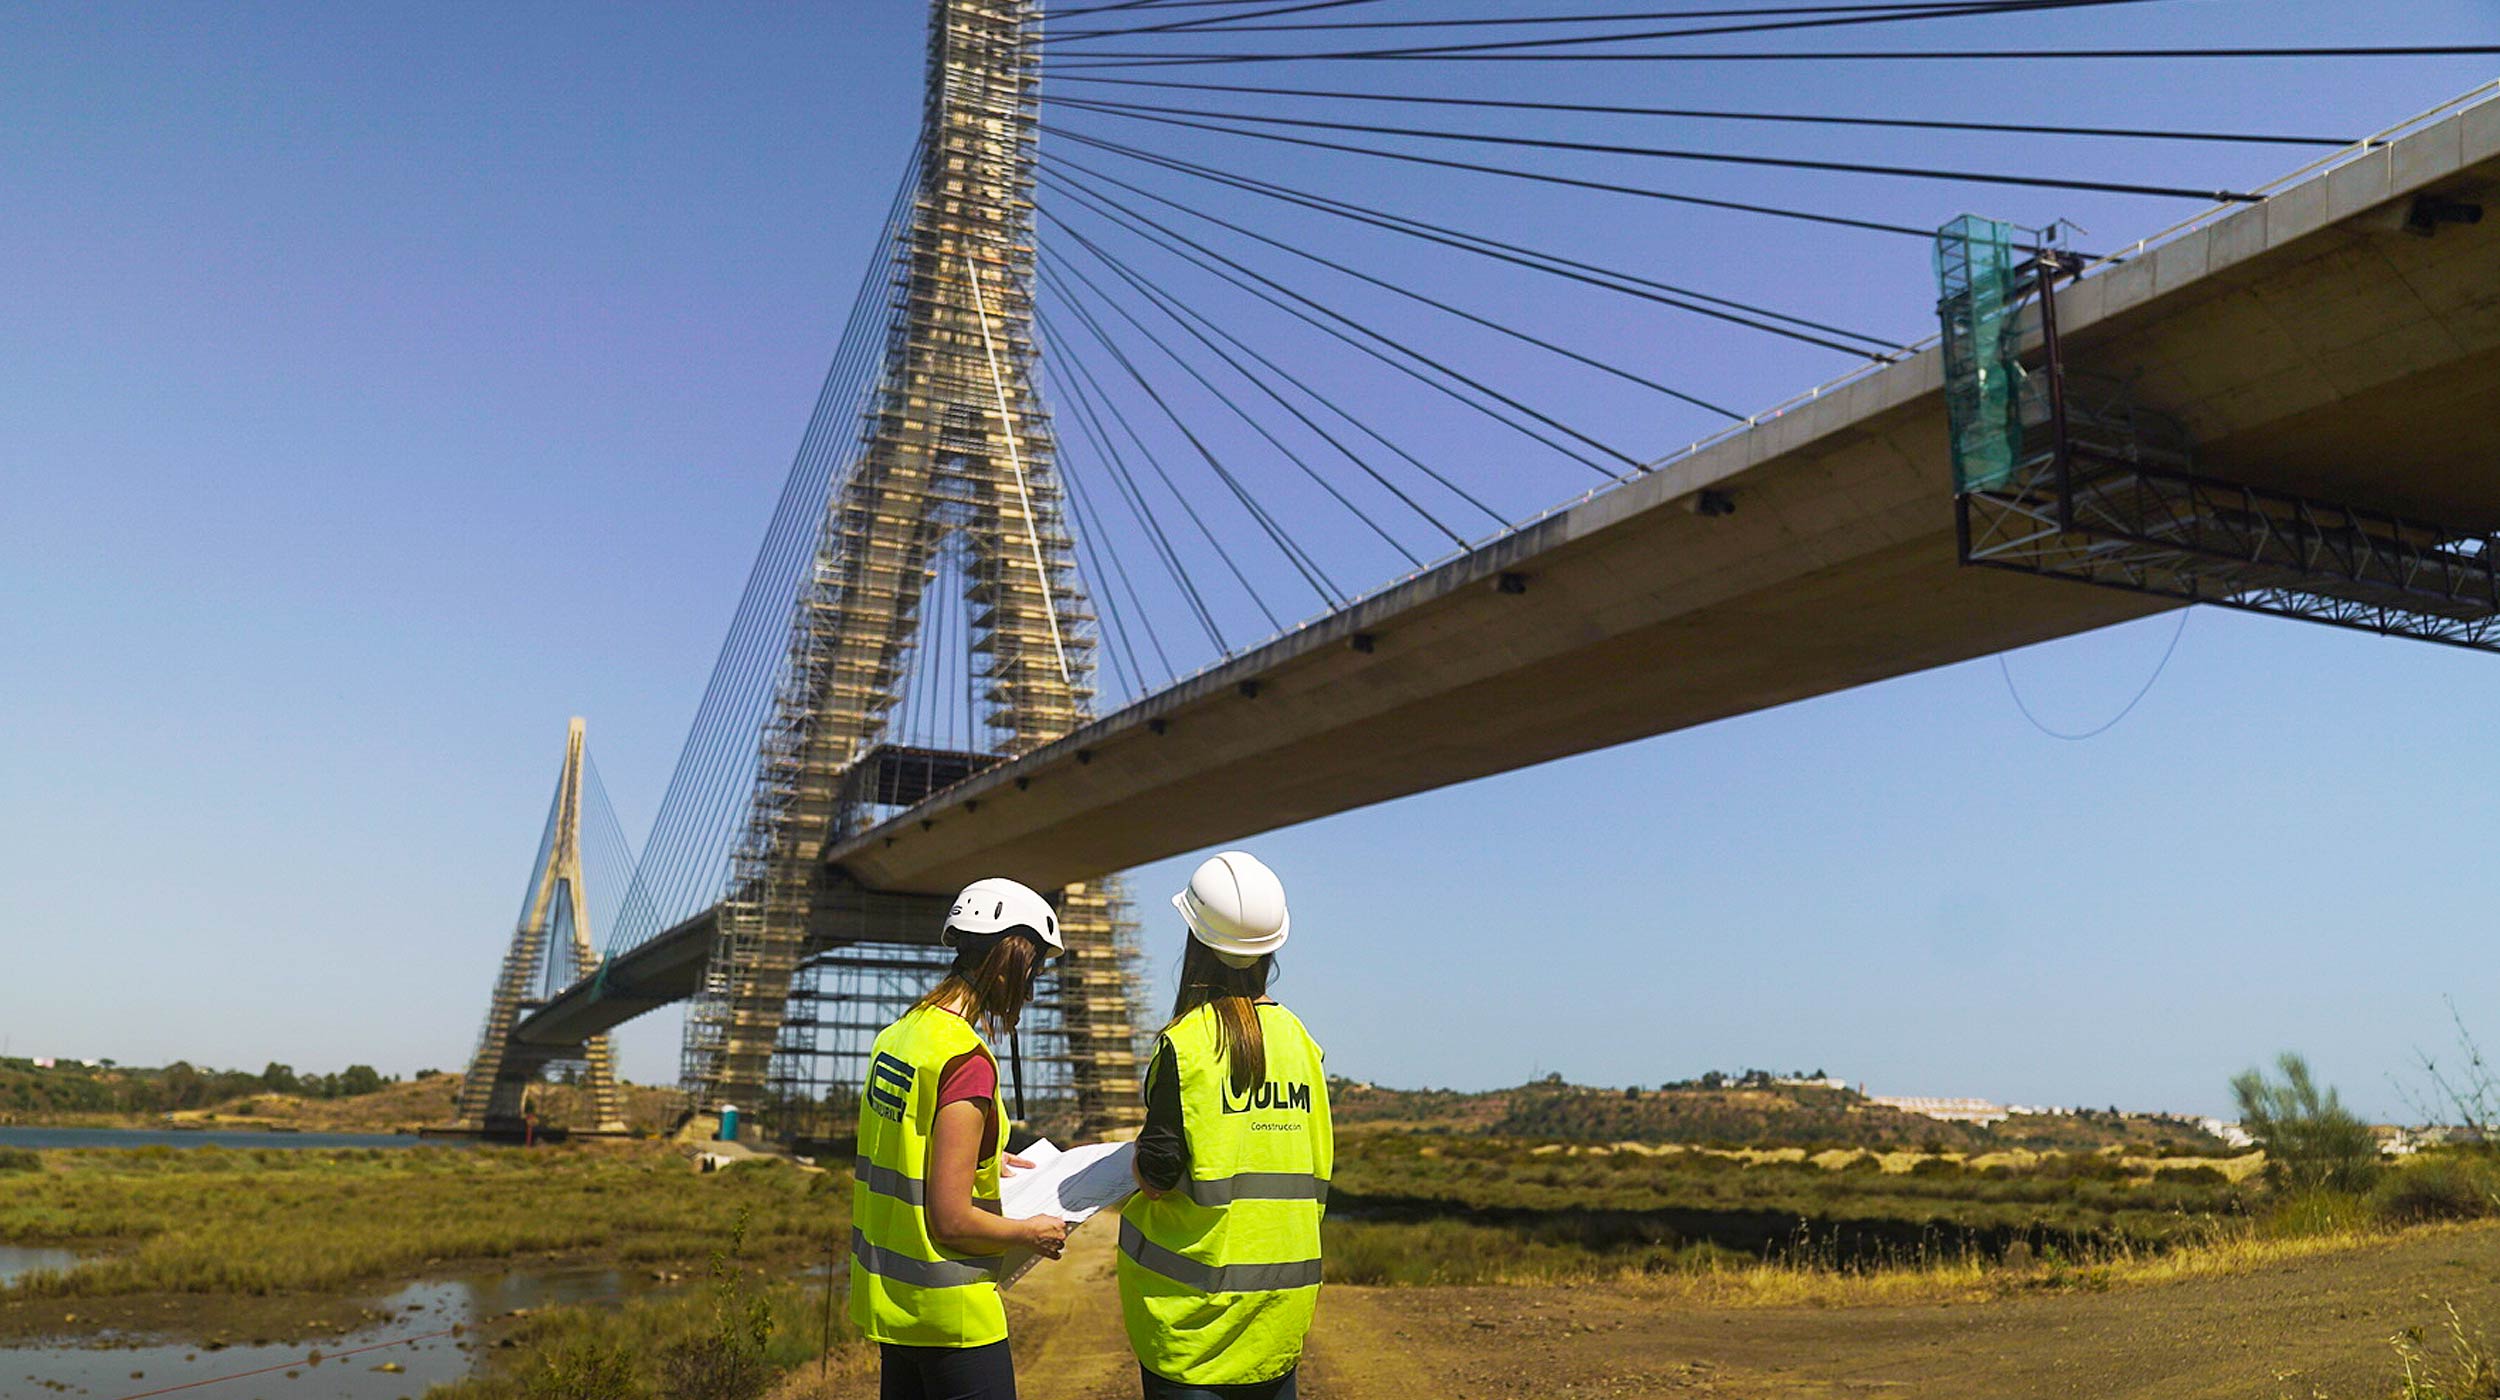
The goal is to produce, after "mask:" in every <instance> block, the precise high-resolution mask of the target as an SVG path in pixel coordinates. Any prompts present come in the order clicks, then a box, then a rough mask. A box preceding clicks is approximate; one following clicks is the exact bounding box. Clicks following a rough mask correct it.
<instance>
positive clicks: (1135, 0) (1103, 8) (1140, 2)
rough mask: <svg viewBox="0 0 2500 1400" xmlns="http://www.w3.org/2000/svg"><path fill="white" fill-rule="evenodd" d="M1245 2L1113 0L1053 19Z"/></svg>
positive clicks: (1063, 12) (1061, 13)
mask: <svg viewBox="0 0 2500 1400" xmlns="http://www.w3.org/2000/svg"><path fill="white" fill-rule="evenodd" d="M1244 2H1245V0H1113V3H1110V4H1107V5H1081V6H1078V7H1077V8H1075V9H1071V10H1054V11H1052V12H1051V17H1052V18H1055V19H1066V18H1068V17H1069V16H1071V15H1094V14H1108V13H1110V12H1111V11H1113V10H1142V9H1145V8H1147V7H1148V6H1154V7H1157V8H1160V9H1167V10H1180V9H1191V8H1195V7H1196V6H1199V5H1211V4H1223V5H1234V4H1241V3H1244Z"/></svg>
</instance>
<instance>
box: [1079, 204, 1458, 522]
mask: <svg viewBox="0 0 2500 1400" xmlns="http://www.w3.org/2000/svg"><path fill="white" fill-rule="evenodd" d="M1070 236H1071V237H1075V238H1076V239H1077V240H1078V242H1079V243H1080V244H1084V245H1086V247H1087V250H1088V251H1092V249H1091V245H1090V242H1089V241H1088V240H1086V239H1085V238H1084V237H1083V235H1081V234H1074V233H1071V235H1070ZM1051 256H1052V261H1053V264H1054V265H1055V266H1056V267H1057V268H1058V269H1059V270H1061V271H1063V272H1065V273H1066V274H1067V275H1068V276H1071V277H1074V278H1075V279H1076V280H1077V281H1079V282H1081V283H1083V284H1084V285H1085V286H1086V287H1087V288H1088V289H1090V290H1091V291H1092V292H1093V293H1094V295H1095V297H1096V298H1097V299H1099V300H1100V301H1102V302H1103V303H1104V304H1105V305H1107V306H1109V307H1110V308H1111V309H1112V310H1114V311H1117V312H1119V313H1120V317H1121V319H1122V320H1125V321H1127V322H1128V323H1129V324H1130V325H1132V326H1135V327H1136V328H1137V333H1138V334H1140V335H1142V336H1144V337H1146V340H1147V342H1148V343H1149V344H1152V345H1153V346H1154V347H1155V348H1156V349H1158V350H1161V351H1162V352H1163V353H1164V354H1165V355H1166V356H1168V357H1169V358H1170V359H1171V360H1172V362H1173V363H1174V364H1177V365H1179V366H1180V367H1181V369H1182V370H1183V371H1184V372H1186V373H1187V374H1188V375H1189V377H1190V378H1192V379H1195V380H1196V381H1198V383H1199V384H1200V385H1202V386H1203V387H1204V388H1205V389H1206V391H1207V392H1208V393H1210V394H1213V395H1214V396H1215V399H1216V402H1218V403H1221V404H1223V405H1224V406H1225V407H1226V408H1228V409H1230V410H1232V412H1233V414H1234V416H1235V417H1238V418H1239V419H1241V421H1242V422H1244V423H1246V424H1248V425H1249V426H1250V429H1251V431H1253V432H1255V433H1257V434H1258V435H1259V436H1260V437H1262V438H1265V439H1266V440H1267V442H1268V445H1269V446H1271V447H1274V448H1275V449H1276V450H1277V451H1278V452H1280V453H1282V454H1284V457H1285V460H1286V461H1289V462H1291V463H1293V464H1294V465H1295V466H1296V467H1298V468H1300V469H1301V471H1302V474H1303V475H1304V476H1307V477H1309V478H1310V479H1311V480H1312V482H1313V483H1314V484H1316V485H1317V486H1318V487H1319V488H1320V489H1321V490H1323V491H1326V492H1327V493H1328V494H1329V496H1330V497H1331V498H1332V499H1334V500H1335V501H1336V502H1337V504H1339V505H1341V506H1344V507H1345V508H1346V510H1347V511H1348V512H1350V513H1351V514H1352V515H1353V516H1354V518H1355V519H1357V520H1359V521H1361V522H1363V524H1364V525H1365V526H1367V527H1369V528H1370V530H1371V532H1372V533H1373V534H1375V535H1378V536H1379V537H1380V538H1381V541H1382V542H1383V543H1385V544H1387V545H1388V546H1389V548H1391V549H1393V550H1396V551H1397V553H1398V556H1399V557H1400V558H1402V559H1404V560H1405V561H1406V562H1407V564H1408V566H1409V567H1411V568H1417V569H1420V568H1422V567H1423V566H1424V561H1423V560H1422V558H1420V557H1419V556H1417V555H1416V553H1415V552H1414V551H1413V550H1410V549H1408V548H1407V547H1406V545H1405V543H1404V542H1402V541H1401V540H1399V539H1398V537H1397V536H1395V535H1393V534H1391V533H1389V531H1388V530H1387V529H1385V528H1383V527H1382V526H1381V524H1380V522H1378V521H1376V520H1374V519H1372V517H1371V515H1370V514H1369V513H1368V512H1366V511H1365V510H1364V509H1363V508H1362V507H1360V506H1358V505H1356V504H1355V503H1354V502H1353V501H1351V500H1348V499H1347V498H1346V495H1345V493H1344V492H1342V491H1340V490H1338V489H1337V487H1336V485H1335V484H1334V483H1333V482H1330V481H1329V480H1328V479H1327V478H1326V477H1324V476H1321V475H1320V474H1319V472H1317V471H1316V470H1314V469H1313V468H1312V467H1311V464H1310V463H1309V462H1307V461H1305V460H1303V458H1302V456H1301V454H1299V453H1297V452H1295V451H1294V450H1293V449H1292V448H1290V447H1288V446H1286V445H1285V443H1284V442H1283V441H1282V440H1281V439H1279V438H1278V437H1277V436H1276V435H1275V434H1274V433H1271V432H1269V431H1268V429H1267V426H1266V425H1265V424H1263V423H1261V422H1259V421H1258V420H1257V419H1256V418H1255V417H1253V416H1251V414H1250V413H1249V412H1248V411H1247V410H1245V409H1243V408H1242V407H1241V405H1240V404H1238V403H1236V402H1235V401H1234V400H1233V398H1232V396H1231V395H1229V394H1226V393H1224V392H1223V391H1222V390H1220V389H1218V388H1216V387H1215V384H1214V382H1213V381H1211V380H1209V379H1208V378H1207V377H1206V376H1205V375H1204V374H1202V373H1200V372H1199V370H1198V368H1197V366H1195V365H1193V364H1191V363H1189V361H1188V360H1187V359H1186V358H1185V357H1183V356H1182V355H1181V354H1180V353H1179V352H1178V351H1176V350H1174V349H1173V348H1172V347H1171V345H1170V344H1169V343H1167V342H1166V341H1165V340H1164V339H1163V338H1162V337H1161V336H1158V335H1156V334H1155V333H1154V332H1153V331H1152V330H1150V329H1148V328H1147V327H1146V325H1145V324H1144V323H1143V322H1141V321H1139V320H1138V319H1137V317H1136V316H1135V314H1133V313H1132V312H1130V311H1129V309H1128V308H1127V307H1125V306H1122V305H1121V304H1120V303H1119V301H1118V300H1117V299H1116V298H1114V297H1113V296H1112V295H1111V294H1110V293H1109V292H1106V291H1104V290H1103V288H1102V286H1101V284H1100V283H1097V282H1096V281H1094V279H1093V278H1092V277H1090V276H1087V275H1086V273H1085V270H1084V269H1083V268H1080V267H1078V266H1076V265H1075V264H1074V263H1072V262H1069V261H1068V260H1067V259H1065V258H1062V257H1058V256H1056V255H1055V254H1054V255H1051ZM1115 271H1116V269H1115ZM1131 285H1132V286H1134V285H1135V284H1134V283H1132V284H1131ZM1147 301H1148V303H1149V304H1150V305H1154V306H1155V307H1156V309H1157V310H1161V311H1163V312H1164V314H1165V315H1166V316H1171V315H1172V313H1171V312H1170V311H1169V310H1168V309H1166V308H1164V307H1163V306H1162V305H1161V303H1159V302H1156V301H1155V300H1154V298H1153V297H1152V296H1148V297H1147ZM1172 319H1173V320H1174V321H1176V322H1179V324H1180V326H1181V329H1183V330H1185V331H1188V332H1189V333H1190V334H1191V335H1192V336H1195V337H1197V339H1198V341H1199V343H1200V344H1202V345H1205V346H1206V347H1207V348H1208V349H1209V350H1210V351H1212V352H1214V353H1215V355H1216V357H1217V358H1218V359H1220V360H1223V361H1224V362H1225V364H1227V365H1229V366H1231V368H1232V370H1233V372H1234V373H1235V374H1239V375H1241V376H1242V377H1243V378H1244V379H1247V380H1249V382H1250V383H1251V384H1253V385H1254V386H1257V387H1259V388H1262V389H1265V388H1266V385H1265V384H1263V383H1262V382H1261V381H1259V380H1258V379H1257V378H1255V377H1253V376H1251V375H1250V374H1248V372H1246V371H1244V370H1243V369H1242V368H1241V366H1240V365H1239V364H1238V363H1237V362H1235V361H1234V360H1233V359H1232V358H1231V357H1229V356H1227V355H1225V354H1224V353H1223V352H1222V350H1220V349H1218V348H1217V347H1216V346H1215V344H1214V343H1213V342H1212V341H1209V340H1208V339H1207V338H1206V337H1205V336H1203V335H1200V334H1199V333H1198V330H1197V328H1196V327H1194V326H1191V325H1190V324H1189V323H1188V322H1187V321H1185V320H1182V319H1181V318H1180V317H1178V316H1172ZM1268 393H1269V396H1270V397H1272V398H1275V399H1276V400H1277V402H1278V403H1280V404H1283V403H1284V400H1283V398H1282V397H1281V396H1279V395H1277V394H1275V392H1274V391H1273V390H1268ZM1284 406H1285V408H1286V411H1288V412H1292V411H1293V407H1292V405H1291V404H1285V405H1284ZM1295 416H1296V417H1297V418H1299V417H1301V415H1300V414H1298V413H1296V414H1295ZM1302 421H1303V424H1304V426H1306V427H1309V428H1311V429H1312V431H1314V432H1320V433H1321V436H1322V437H1323V438H1325V437H1326V436H1327V435H1326V434H1325V433H1324V432H1321V430H1320V429H1319V427H1318V425H1317V424H1314V423H1312V422H1311V421H1310V420H1309V419H1307V418H1303V419H1302ZM1328 442H1329V445H1330V446H1332V447H1336V448H1337V449H1338V450H1339V451H1340V452H1344V451H1345V449H1344V447H1343V446H1342V445H1340V444H1338V443H1337V442H1336V440H1335V439H1333V438H1329V439H1328ZM1346 455H1347V456H1348V457H1349V458H1350V459H1353V460H1354V461H1355V464H1356V465H1357V466H1361V465H1362V462H1361V461H1360V459H1354V458H1353V454H1351V453H1347V454H1346ZM1374 479H1375V480H1376V479H1377V477H1376V476H1375V478H1374ZM1408 504H1409V505H1412V504H1413V503H1412V502H1409V503H1408ZM1425 518H1426V519H1430V518H1431V517H1429V516H1426V517H1425ZM1445 533H1446V530H1445ZM1458 543H1460V544H1464V543H1466V541H1464V540H1459V541H1458Z"/></svg>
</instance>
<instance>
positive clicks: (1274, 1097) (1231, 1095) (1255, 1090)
mask: <svg viewBox="0 0 2500 1400" xmlns="http://www.w3.org/2000/svg"><path fill="white" fill-rule="evenodd" d="M1263 1108H1277V1109H1283V1110H1285V1111H1286V1112H1289V1113H1308V1112H1310V1111H1311V1086H1310V1085H1308V1084H1294V1083H1278V1082H1277V1081H1275V1080H1273V1079H1271V1080H1268V1081H1266V1082H1265V1083H1262V1084H1253V1085H1251V1086H1250V1092H1249V1093H1246V1094H1237V1093H1235V1092H1233V1081H1232V1080H1230V1079H1226V1080H1225V1081H1224V1111H1225V1112H1226V1113H1251V1112H1255V1111H1257V1110H1259V1109H1263Z"/></svg>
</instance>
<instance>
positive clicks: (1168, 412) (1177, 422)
mask: <svg viewBox="0 0 2500 1400" xmlns="http://www.w3.org/2000/svg"><path fill="white" fill-rule="evenodd" d="M1045 275H1046V276H1047V275H1048V274H1045ZM1057 290H1058V292H1059V294H1060V297H1061V299H1062V300H1064V301H1065V302H1066V303H1067V304H1068V309H1069V310H1070V311H1071V312H1073V313H1075V315H1076V317H1077V319H1078V320H1079V321H1082V322H1084V323H1085V324H1086V325H1087V326H1088V327H1089V328H1091V329H1093V331H1094V333H1095V336H1096V338H1098V339H1100V340H1101V341H1102V343H1103V344H1104V346H1105V347H1106V348H1108V349H1110V351H1111V353H1112V355H1113V356H1114V357H1115V358H1116V359H1118V360H1119V362H1120V367H1121V368H1123V369H1125V370H1127V371H1128V372H1129V374H1130V376H1131V377H1133V378H1135V379H1136V380H1137V383H1138V387H1139V388H1141V389H1144V390H1145V391H1146V394H1147V396H1148V397H1149V398H1151V399H1153V400H1154V404H1155V407H1157V408H1159V409H1161V410H1163V414H1164V416H1165V417H1166V418H1169V419H1171V420H1172V426H1173V427H1175V428H1177V429H1179V430H1180V434H1181V436H1182V437H1184V438H1186V439H1188V441H1189V445H1190V446H1191V447H1193V448H1195V449H1197V452H1198V455H1199V456H1200V457H1203V458H1205V459H1206V463H1207V466H1208V467H1209V468H1210V469H1212V470H1213V471H1214V472H1215V474H1216V476H1217V478H1218V479H1220V480H1221V481H1223V483H1224V485H1225V486H1226V487H1227V488H1229V489H1230V490H1231V491H1232V494H1233V498H1234V499H1235V500H1236V501H1238V502H1240V504H1241V507H1242V509H1243V510H1245V511H1247V512H1249V514H1250V517H1251V518H1252V519H1253V520H1255V521H1257V522H1258V523H1259V526H1260V528H1261V529H1262V530H1263V531H1265V532H1266V534H1267V537H1268V538H1269V539H1270V540H1272V541H1274V542H1275V544H1276V547H1277V549H1278V550H1279V551H1280V552H1281V553H1283V554H1284V556H1285V558H1286V560H1287V562H1289V563H1291V564H1292V565H1293V566H1294V568H1295V570H1296V571H1297V572H1299V573H1300V574H1301V575H1302V580H1303V582H1305V583H1308V584H1310V585H1311V590H1312V591H1313V592H1315V593H1317V594H1318V595H1319V597H1320V601H1321V602H1322V603H1325V604H1327V605H1328V606H1330V607H1336V606H1338V605H1340V604H1342V603H1343V602H1344V601H1345V598H1344V594H1343V591H1342V590H1340V589H1339V588H1338V587H1337V585H1336V581H1335V580H1334V579H1331V578H1329V577H1328V573H1327V571H1326V570H1325V569H1323V568H1321V567H1320V564H1319V561H1318V560H1317V559H1315V558H1313V557H1312V556H1311V553H1310V551H1309V550H1307V549H1304V548H1303V547H1302V544H1301V542H1300V541H1298V540H1296V539H1294V538H1293V536H1292V534H1291V533H1290V532H1288V531H1287V530H1286V529H1285V528H1284V526H1283V525H1281V524H1280V523H1278V522H1277V520H1276V518H1275V516H1274V515H1273V514H1272V513H1270V512H1269V511H1268V510H1267V508H1266V507H1265V506H1263V505H1261V504H1260V503H1259V502H1258V500H1257V499H1256V498H1255V497H1254V496H1252V495H1251V493H1250V491H1249V489H1248V488H1247V487H1245V486H1243V485H1242V484H1241V481H1240V479H1239V478H1238V477H1236V476H1235V475H1234V474H1233V472H1232V471H1231V469H1229V468H1227V467H1226V466H1225V465H1224V463H1223V461H1222V460H1221V459H1220V458H1218V457H1217V456H1216V455H1215V452H1214V450H1213V449H1212V448H1209V447H1208V446H1207V445H1206V443H1205V441H1204V440H1203V439H1201V438H1200V437H1199V436H1198V434H1197V433H1195V432H1193V431H1192V430H1191V429H1190V427H1189V425H1188V424H1187V423H1185V422H1183V421H1182V420H1181V417H1180V415H1179V413H1178V412H1176V411H1175V410H1174V409H1173V407H1172V404H1171V401H1170V400H1169V399H1167V398H1165V397H1164V396H1163V395H1161V394H1159V393H1156V392H1155V389H1154V384H1153V381H1151V380H1149V379H1147V378H1146V377H1145V375H1144V373H1143V372H1142V371H1140V370H1139V369H1138V368H1137V366H1136V364H1135V363H1134V362H1133V361H1131V360H1130V359H1129V358H1128V356H1127V354H1126V353H1125V352H1123V351H1121V350H1120V348H1119V347H1118V346H1117V345H1116V344H1114V343H1113V342H1112V340H1111V338H1110V336H1109V335H1108V333H1106V332H1105V331H1103V330H1102V328H1101V326H1100V324H1099V323H1098V322H1097V321H1096V320H1095V318H1094V316H1093V314H1092V313H1091V312H1090V311H1089V310H1088V309H1087V308H1086V305H1085V303H1084V302H1083V301H1082V300H1081V299H1079V298H1077V297H1076V296H1074V295H1072V294H1071V293H1070V292H1069V290H1068V287H1067V285H1066V283H1065V282H1064V281H1062V282H1059V283H1058V285H1057ZM1114 309H1115V310H1116V309H1117V308H1116V307H1115V308H1114ZM1131 324H1133V325H1134V324H1136V323H1135V322H1134V321H1133V320H1132V321H1131ZM1140 333H1141V334H1145V332H1144V330H1143V328H1142V327H1140ZM1146 338H1147V341H1148V342H1149V343H1155V338H1154V337H1153V336H1152V335H1151V334H1147V335H1146ZM1157 348H1163V347H1161V346H1160V345H1159V344H1158V346H1157ZM1166 353H1169V351H1168V350H1167V351H1166ZM1184 367H1186V366H1184ZM1209 392H1213V390H1212V388H1210V390H1209ZM1216 399H1217V401H1218V402H1223V395H1221V394H1217V395H1216ZM1227 406H1229V405H1227ZM1158 469H1159V468H1158ZM1280 625H1281V624H1280Z"/></svg>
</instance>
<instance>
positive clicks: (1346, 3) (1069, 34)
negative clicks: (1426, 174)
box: [1045, 0, 1380, 42]
mask: <svg viewBox="0 0 2500 1400" xmlns="http://www.w3.org/2000/svg"><path fill="white" fill-rule="evenodd" d="M1227 3H1233V4H1239V3H1244V0H1227ZM1378 3H1380V0H1301V3H1299V4H1293V5H1278V6H1276V7H1274V8H1272V9H1266V10H1244V11H1242V12H1241V13H1239V14H1231V15H1203V16H1200V17H1199V18H1197V19H1176V20H1172V21H1170V22H1168V23H1164V24H1145V25H1137V26H1134V27H1132V28H1128V29H1078V30H1070V31H1065V32H1062V33H1058V34H1052V35H1047V36H1045V42H1048V41H1053V40H1058V39H1094V38H1100V37H1102V36H1104V35H1108V34H1119V35H1128V34H1163V33H1168V32H1172V31H1176V30H1177V31H1182V32H1187V33H1193V34H1195V33H1216V34H1221V33H1225V32H1227V28H1217V27H1216V26H1227V27H1229V26H1231V25H1232V24H1234V23H1236V22H1237V21H1240V20H1245V19H1265V18H1268V17H1270V16H1273V15H1298V14H1307V13H1309V12H1311V11H1313V10H1342V9H1346V8H1349V7H1351V6H1355V5H1376V4H1378ZM1173 8H1178V7H1177V6H1175V7H1173ZM1077 13H1082V12H1081V11H1073V10H1071V11H1063V12H1062V14H1063V15H1065V14H1077ZM1251 27H1252V28H1261V27H1263V26H1256V25H1254V26H1251Z"/></svg>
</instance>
